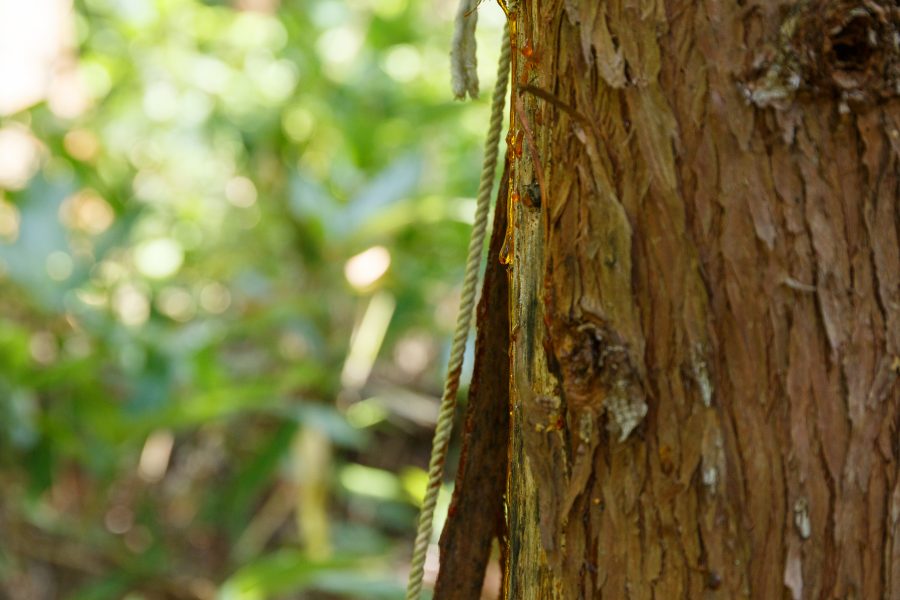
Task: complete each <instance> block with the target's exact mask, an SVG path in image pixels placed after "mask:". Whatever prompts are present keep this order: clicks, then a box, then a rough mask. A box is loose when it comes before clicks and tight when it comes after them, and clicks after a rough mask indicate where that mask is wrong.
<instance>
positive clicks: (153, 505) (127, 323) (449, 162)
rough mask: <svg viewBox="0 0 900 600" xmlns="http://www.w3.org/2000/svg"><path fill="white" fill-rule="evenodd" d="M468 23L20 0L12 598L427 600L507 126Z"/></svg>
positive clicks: (486, 56)
mask: <svg viewBox="0 0 900 600" xmlns="http://www.w3.org/2000/svg"><path fill="white" fill-rule="evenodd" d="M454 12H455V4H454V3H453V2H452V1H451V0H431V1H426V2H411V1H409V0H315V1H314V2H310V1H300V0H283V1H279V0H234V1H233V2H229V1H212V0H211V1H206V2H199V1H192V0H77V1H75V3H74V5H73V4H71V2H69V1H67V0H29V1H28V2H21V1H16V0H2V1H0V490H2V493H0V597H6V598H10V599H11V600H19V599H44V598H48V599H49V598H73V599H80V600H87V599H92V598H98V599H99V598H121V597H127V598H132V599H139V598H148V599H150V598H199V599H205V598H226V599H229V600H230V599H262V598H360V597H365V598H398V597H402V588H403V585H404V582H405V576H406V570H407V562H408V560H409V553H410V551H411V537H412V534H413V525H414V522H415V515H416V512H417V507H418V504H419V502H420V501H421V498H422V496H423V493H424V486H425V472H424V471H423V467H424V466H425V465H426V463H427V454H428V450H429V444H430V431H431V429H432V427H433V425H434V419H435V417H436V414H437V402H438V396H439V394H440V386H441V377H442V374H443V370H444V365H445V364H446V357H447V352H448V342H449V333H450V332H451V330H452V328H453V325H454V322H455V310H456V306H457V302H458V294H459V284H460V281H461V278H462V269H463V261H464V253H465V249H466V239H467V236H468V231H469V227H470V224H471V220H472V216H473V212H474V197H473V196H474V193H475V189H476V187H477V177H478V166H479V164H480V151H481V150H480V147H481V142H482V138H483V136H484V130H485V127H486V123H487V117H488V113H487V99H486V98H484V97H482V99H480V100H478V101H476V102H474V103H465V104H462V103H457V102H453V101H452V100H451V93H450V90H449V75H448V63H449V58H448V50H449V40H450V37H451V23H452V18H453V13H454ZM480 21H481V22H480V27H479V33H478V38H479V43H480V44H479V56H480V58H481V67H480V70H481V79H482V87H483V89H484V90H489V89H490V88H491V86H492V85H493V71H494V67H493V65H495V64H496V58H497V55H498V52H499V44H500V38H501V34H500V32H501V28H502V21H503V16H502V13H501V12H500V11H499V8H498V7H497V6H495V5H493V4H492V3H485V4H484V5H483V6H482V7H481V8H480ZM470 368H471V360H469V362H468V365H467V372H468V371H469V369H470ZM465 377H468V376H467V375H466V376H464V381H466V379H465ZM448 493H449V489H445V490H443V491H442V496H441V498H442V500H441V504H440V505H439V510H438V512H439V514H441V513H443V512H444V511H445V509H446V503H447V498H448ZM439 529H440V523H438V524H437V530H438V531H439ZM433 558H434V556H432V560H430V561H429V571H428V574H427V577H432V578H433V575H434V566H435V563H434V560H433Z"/></svg>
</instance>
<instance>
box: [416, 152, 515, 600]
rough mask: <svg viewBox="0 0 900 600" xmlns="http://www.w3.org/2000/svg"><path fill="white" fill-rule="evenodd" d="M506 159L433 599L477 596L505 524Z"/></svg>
mask: <svg viewBox="0 0 900 600" xmlns="http://www.w3.org/2000/svg"><path fill="white" fill-rule="evenodd" d="M508 168H509V163H508V162H507V163H506V166H505V168H504V172H503V178H502V179H501V182H502V183H501V185H500V190H499V193H498V197H497V205H496V208H495V210H494V225H493V227H494V231H493V234H492V235H491V241H490V245H489V248H490V250H489V251H490V254H489V257H490V258H489V260H488V262H487V267H486V269H485V274H484V284H483V285H482V288H481V299H480V300H479V301H478V311H477V329H478V335H477V337H476V339H475V366H474V370H473V371H472V385H471V386H470V387H469V402H468V406H467V407H466V420H465V426H464V429H463V451H462V454H461V455H460V458H459V468H458V469H457V472H456V485H455V487H454V489H453V498H452V500H451V502H450V510H449V511H448V514H447V522H446V523H445V524H444V530H443V532H442V533H441V541H440V552H441V553H440V556H441V568H440V571H439V572H438V578H437V581H436V583H435V588H434V598H435V600H472V599H473V598H479V597H481V590H482V586H483V582H484V575H485V568H486V567H487V564H488V560H489V559H490V553H491V544H492V542H493V540H494V539H502V538H503V537H504V535H505V531H504V512H503V511H504V507H503V496H504V493H505V491H506V473H507V465H508V456H507V453H506V448H507V445H508V443H509V321H508V320H507V315H508V313H509V284H508V282H507V277H506V271H505V269H504V268H503V267H502V266H501V265H500V263H499V261H497V260H496V257H497V255H498V254H499V253H500V247H501V246H502V245H503V237H504V232H505V231H506V199H507V189H508V187H507V184H508V180H509V179H508V176H509V172H508Z"/></svg>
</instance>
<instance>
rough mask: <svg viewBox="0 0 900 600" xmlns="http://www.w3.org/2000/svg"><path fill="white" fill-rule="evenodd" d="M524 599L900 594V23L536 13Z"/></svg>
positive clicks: (523, 178)
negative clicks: (899, 456)
mask: <svg viewBox="0 0 900 600" xmlns="http://www.w3.org/2000/svg"><path fill="white" fill-rule="evenodd" d="M513 18H514V19H515V21H514V23H515V27H514V30H515V33H514V34H513V38H514V39H513V41H514V43H515V45H516V47H515V52H514V54H515V56H516V60H515V64H514V87H513V106H514V109H513V125H512V132H511V134H510V137H509V142H510V158H511V161H512V175H511V181H510V197H509V200H510V202H511V207H512V208H511V212H510V217H511V221H512V224H511V226H510V235H511V239H510V242H513V243H511V244H510V248H509V249H508V250H509V256H508V257H507V258H508V262H510V263H511V264H510V270H509V273H510V285H511V289H510V300H511V302H510V307H511V314H510V319H511V346H512V359H511V360H512V373H513V382H512V393H511V400H512V406H511V410H512V413H511V414H512V433H511V448H510V457H511V465H510V473H509V481H508V506H507V512H508V528H509V541H508V544H509V546H508V549H507V550H508V552H507V558H506V560H507V565H506V581H505V586H506V590H505V591H506V594H508V597H510V598H539V599H545V598H566V599H570V598H571V599H576V598H611V599H615V600H619V599H624V598H665V599H667V600H668V599H670V598H689V599H695V598H705V597H710V598H740V597H752V598H761V599H767V600H768V599H772V598H838V597H839V598H859V599H873V598H900V478H898V468H897V466H898V462H897V457H898V439H897V424H898V404H900V384H898V373H900V256H898V231H900V215H898V196H900V100H898V94H900V47H898V46H900V7H898V5H897V3H896V2H892V1H879V0H869V1H863V0H859V1H849V0H847V1H828V2H793V3H792V2H775V1H768V2H766V1H756V2H754V1H753V0H745V1H740V0H739V1H736V2H724V1H722V0H700V1H696V2H695V1H690V0H678V1H676V0H669V1H665V2H664V1H663V0H656V1H654V0H606V1H599V0H523V1H521V2H520V3H519V5H518V7H517V8H516V9H515V14H514V15H513Z"/></svg>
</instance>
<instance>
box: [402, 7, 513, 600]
mask: <svg viewBox="0 0 900 600" xmlns="http://www.w3.org/2000/svg"><path fill="white" fill-rule="evenodd" d="M467 2H468V0H463V2H462V3H461V4H466V3H467ZM473 48H474V46H473ZM509 57H510V47H509V28H508V26H505V27H504V29H503V48H502V50H501V52H500V62H499V65H498V67H497V84H496V85H495V86H494V94H493V97H492V100H491V122H490V128H489V129H488V137H487V140H485V143H484V162H483V164H482V167H481V183H480V184H479V186H478V202H477V205H476V209H475V223H474V224H473V225H472V237H471V239H470V240H469V254H468V258H467V259H466V272H465V278H464V279H463V289H462V298H461V299H460V304H459V313H458V315H457V317H456V332H455V334H454V336H453V345H452V346H451V349H450V361H449V364H448V365H447V379H446V381H445V382H444V395H443V397H442V398H441V408H440V412H439V413H438V420H437V426H436V427H435V430H434V441H433V442H432V446H431V460H430V462H429V465H428V487H427V488H426V489H425V499H424V500H423V502H422V512H421V513H420V514H419V523H418V528H417V530H416V541H415V545H414V547H413V556H412V565H411V570H410V572H409V582H408V584H407V587H406V599H407V600H418V598H419V594H420V593H421V591H422V577H423V576H424V574H425V553H426V552H427V550H428V541H429V539H430V538H431V528H432V521H433V520H434V507H435V505H436V504H437V497H438V491H439V490H440V488H441V479H442V476H443V472H444V462H445V460H446V458H447V446H448V445H449V442H450V433H451V432H452V430H453V415H454V413H455V412H456V393H457V390H458V389H459V375H460V372H461V371H462V362H463V353H464V352H465V349H466V338H468V336H469V328H470V326H471V323H472V308H473V306H474V305H475V286H476V284H477V283H478V268H479V266H480V265H481V255H482V251H483V247H484V236H485V230H486V229H487V217H488V206H489V205H490V201H491V195H492V188H493V185H494V172H495V171H496V170H497V154H498V147H499V142H500V131H501V129H502V126H503V106H504V104H505V103H506V86H507V83H508V80H509V62H510V61H509ZM476 85H477V82H476ZM470 93H471V91H470Z"/></svg>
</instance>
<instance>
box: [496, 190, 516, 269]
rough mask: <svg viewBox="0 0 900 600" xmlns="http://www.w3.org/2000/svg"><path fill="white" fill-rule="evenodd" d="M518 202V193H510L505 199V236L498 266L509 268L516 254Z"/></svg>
mask: <svg viewBox="0 0 900 600" xmlns="http://www.w3.org/2000/svg"><path fill="white" fill-rule="evenodd" d="M518 201H519V194H518V192H511V193H510V194H509V198H508V199H507V208H506V234H505V235H504V236H503V246H502V247H501V248H500V264H501V265H506V266H510V265H512V264H513V257H514V256H515V254H516V248H515V237H514V235H515V224H514V219H515V214H516V212H515V210H516V209H515V206H516V202H518Z"/></svg>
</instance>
